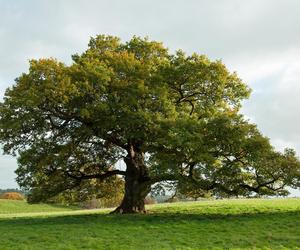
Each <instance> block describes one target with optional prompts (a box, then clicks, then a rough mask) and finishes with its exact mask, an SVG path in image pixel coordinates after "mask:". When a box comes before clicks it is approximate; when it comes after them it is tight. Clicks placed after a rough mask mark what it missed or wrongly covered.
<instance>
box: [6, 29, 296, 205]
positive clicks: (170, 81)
mask: <svg viewBox="0 0 300 250" xmlns="http://www.w3.org/2000/svg"><path fill="white" fill-rule="evenodd" d="M72 58H73V63H72V64H71V65H69V66H67V65H65V64H63V63H61V62H58V61H57V60H55V59H51V58H50V59H40V60H31V61H30V67H29V72H27V73H23V74H22V75H21V76H20V77H18V78H17V79H16V83H15V85H14V86H12V87H11V88H9V89H7V91H6V94H5V97H4V101H3V102H2V103H1V105H0V142H1V143H2V144H3V145H4V151H5V153H10V154H17V155H18V156H19V157H18V164H19V168H18V169H17V171H16V173H17V175H18V178H17V181H18V183H19V184H20V186H21V187H22V188H23V189H24V190H26V191H29V192H30V194H31V196H29V197H30V198H29V200H31V201H40V200H45V199H48V198H49V197H53V196H55V195H57V194H58V193H60V192H62V191H65V190H71V189H74V188H75V189H76V188H78V187H82V185H83V186H84V185H85V184H84V181H85V180H88V179H98V180H99V181H103V180H104V179H106V178H108V177H111V176H112V175H125V176H126V177H128V178H125V180H126V179H130V178H133V176H131V175H133V174H134V173H135V176H138V177H137V178H138V181H139V182H141V183H140V185H141V186H144V187H147V186H150V185H152V184H154V183H157V182H161V181H169V180H171V181H184V182H191V183H193V184H192V186H193V187H195V188H197V189H200V190H206V191H210V192H212V193H214V194H222V193H226V194H229V195H252V194H253V193H254V192H256V193H260V194H267V195H272V194H282V195H284V194H286V193H287V191H286V190H285V187H286V186H292V187H299V185H300V184H299V179H300V173H299V172H300V170H299V169H300V168H299V166H300V164H299V161H298V159H297V158H296V155H295V152H294V151H293V150H286V151H285V153H283V154H282V153H278V152H275V150H274V149H273V148H272V146H271V145H270V144H269V140H268V139H267V138H265V137H264V136H262V135H261V134H260V132H259V131H258V130H257V128H256V126H255V125H253V124H250V123H249V122H248V121H246V120H245V119H244V118H243V116H242V115H240V114H239V113H238V112H239V108H240V106H241V100H243V99H245V98H247V97H248V96H249V93H250V90H249V88H248V87H247V86H246V84H244V83H243V81H242V80H241V79H240V78H239V77H238V76H237V74H236V73H231V72H229V71H228V69H227V68H226V67H225V65H224V64H223V63H222V62H221V61H210V60H209V59H208V58H207V57H206V56H203V55H198V54H192V55H186V54H185V53H184V52H182V51H177V52H176V53H175V54H171V53H170V52H169V51H168V50H167V49H166V48H165V47H164V46H163V45H162V44H161V43H159V42H155V41H150V40H148V39H142V38H139V37H133V38H132V39H131V40H130V41H128V42H126V43H122V42H121V41H120V39H119V38H116V37H112V36H103V35H100V36H97V37H95V38H92V39H91V40H90V43H89V47H88V49H87V50H86V51H85V52H84V53H82V54H81V55H78V54H76V55H74V56H73V57H72ZM128 157H131V159H132V161H131V162H133V163H134V164H135V165H134V167H135V168H136V171H131V170H130V171H129V169H128V168H127V169H126V171H121V170H120V169H119V170H118V169H116V163H117V162H118V161H120V160H124V159H126V158H128ZM138 158H143V159H139V161H138V160H137V159H138ZM131 189H132V188H131ZM126 190H127V191H128V190H129V188H127V189H126ZM145 190H147V189H146V188H145ZM143 195H144V196H145V195H146V192H145V194H144V193H143ZM128 197H129V196H128ZM140 197H142V195H140Z"/></svg>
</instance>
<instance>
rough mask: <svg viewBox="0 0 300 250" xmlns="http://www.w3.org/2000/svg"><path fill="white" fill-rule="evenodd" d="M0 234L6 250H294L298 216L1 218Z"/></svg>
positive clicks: (275, 213)
mask: <svg viewBox="0 0 300 250" xmlns="http://www.w3.org/2000/svg"><path fill="white" fill-rule="evenodd" d="M0 233H1V234H2V235H4V237H3V239H6V242H5V241H3V244H7V247H6V248H5V249H22V247H24V248H26V249H42V248H43V249H81V248H85V249H186V248H188V249H224V248H248V249H249V248H267V249H278V248H288V249H291V248H292V249H295V248H297V247H299V246H300V236H299V235H300V211H272V212H257V213H254V212H253V213H240V214H227V215H224V214H222V213H215V214H206V213H205V212H202V213H198V214H195V213H188V212H185V213H178V212H176V213H172V212H170V213H166V212H164V213H158V212H157V213H149V214H145V215H139V214H136V215H110V214H84V215H74V214H73V215H59V216H55V217H52V216H50V217H20V218H2V219H0ZM114 237H115V238H114ZM41 238H42V239H43V242H45V243H44V244H45V245H40V244H41V243H40V242H41ZM10 239H13V241H11V240H10ZM59 244H60V245H59ZM86 244H90V245H86ZM8 246H10V247H8ZM67 246H68V247H67ZM0 249H1V246H0Z"/></svg>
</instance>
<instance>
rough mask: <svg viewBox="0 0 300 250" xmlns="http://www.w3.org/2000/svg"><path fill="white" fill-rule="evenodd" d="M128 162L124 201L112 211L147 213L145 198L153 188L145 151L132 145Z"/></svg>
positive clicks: (127, 158)
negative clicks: (145, 159)
mask: <svg viewBox="0 0 300 250" xmlns="http://www.w3.org/2000/svg"><path fill="white" fill-rule="evenodd" d="M124 161H125V163H126V173H125V194H124V198H123V201H122V203H121V204H120V206H119V207H117V208H116V209H115V210H114V211H113V212H112V213H120V214H128V213H146V210H145V202H144V199H145V197H146V196H147V194H148V193H149V192H150V190H151V184H150V181H149V180H150V179H149V174H148V169H147V167H146V165H145V161H144V153H143V152H141V151H139V150H138V149H136V148H135V147H133V146H131V147H130V149H129V150H128V154H127V156H126V157H125V159H124Z"/></svg>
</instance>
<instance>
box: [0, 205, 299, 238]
mask: <svg viewBox="0 0 300 250" xmlns="http://www.w3.org/2000/svg"><path fill="white" fill-rule="evenodd" d="M284 218H293V219H294V220H295V222H296V221H297V220H298V221H297V223H298V225H299V230H300V210H299V211H272V212H253V213H247V212H246V213H239V214H222V213H214V214H212V213H207V214H206V213H199V214H195V213H187V212H185V213H180V212H170V213H166V212H164V213H159V212H155V213H148V214H123V215H118V214H103V213H101V214H100V213H99V214H98V213H93V214H69V215H68V214H65V215H57V216H51V215H50V216H45V217H44V216H37V217H34V216H32V217H11V218H0V225H5V224H7V225H11V224H14V225H17V224H19V225H23V224H27V225H28V224H35V225H46V224H53V223H55V224H57V225H60V224H64V225H65V224H82V223H91V222H93V223H104V224H106V225H107V224H115V225H120V226H121V225H122V224H134V225H137V224H138V223H143V224H144V223H149V224H150V223H151V224H165V223H174V222H176V221H177V222H183V221H188V222H201V221H203V222H207V221H210V222H216V223H218V222H222V221H228V220H233V219H234V220H241V221H247V220H257V221H259V220H263V221H265V220H278V219H284ZM299 237H300V236H299Z"/></svg>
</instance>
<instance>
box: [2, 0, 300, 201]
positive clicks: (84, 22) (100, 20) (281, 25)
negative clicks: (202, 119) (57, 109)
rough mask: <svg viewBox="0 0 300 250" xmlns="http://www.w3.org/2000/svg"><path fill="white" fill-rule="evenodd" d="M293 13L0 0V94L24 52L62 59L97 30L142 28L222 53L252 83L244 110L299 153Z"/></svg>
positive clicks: (22, 68)
mask: <svg viewBox="0 0 300 250" xmlns="http://www.w3.org/2000/svg"><path fill="white" fill-rule="evenodd" d="M299 13H300V1H299V0H252V1H243V0H214V1H211V0H180V1H179V0H163V1H162V0H126V1H124V0H123V1H122V0H120V1H117V0H107V1H104V0H98V1H93V0H89V1H81V0H61V1H59V0H42V1H40V0H37V1H33V0H23V1H22V0H14V1H9V0H0V99H1V98H3V96H4V92H5V89H6V88H7V87H9V86H11V85H12V84H13V83H14V79H15V78H16V77H18V76H19V75H20V74H21V73H22V72H27V70H28V60H29V59H33V58H35V59H38V58H42V57H43V58H45V57H53V58H57V59H58V60H61V61H63V62H65V63H67V64H68V63H70V62H71V55H72V54H75V53H80V52H83V51H84V50H85V49H86V48H87V43H88V41H89V39H90V37H93V36H95V35H97V34H109V35H115V36H118V37H120V38H121V39H122V40H123V41H126V40H128V39H130V38H131V37H132V36H133V35H137V36H141V37H145V36H148V37H149V38H150V39H152V40H157V41H162V42H163V43H164V45H165V46H167V47H168V48H169V49H170V51H175V50H177V49H182V50H184V51H186V52H187V53H192V52H197V53H199V54H205V55H207V56H208V57H209V58H211V59H212V60H215V59H221V60H222V61H223V62H224V63H225V64H226V65H227V67H228V68H229V69H230V70H231V71H236V72H237V73H238V75H239V76H240V78H242V79H243V81H244V82H246V83H247V84H248V85H249V86H250V87H251V88H252V95H251V97H250V98H249V99H248V100H246V101H244V103H243V108H242V112H243V113H244V114H245V116H246V117H247V118H249V119H250V121H251V122H254V123H256V124H257V125H258V128H259V129H260V131H262V133H263V134H264V135H266V136H268V137H269V138H270V140H271V143H272V144H273V145H274V146H275V147H276V149H278V150H283V149H284V148H285V147H292V148H294V149H296V151H297V152H298V156H300V132H299V129H298V128H299V127H300V115H299V109H300V108H299V107H300V32H299V26H300V15H299ZM16 167H17V163H16V159H15V158H13V157H11V156H0V188H12V187H17V184H16V182H15V180H14V178H15V177H16V176H15V174H14V170H15V169H16ZM293 194H297V195H300V192H299V191H298V192H297V191H293Z"/></svg>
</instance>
